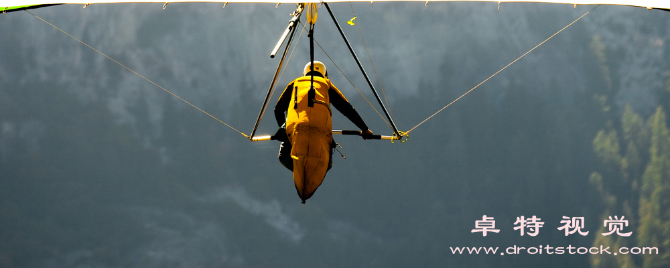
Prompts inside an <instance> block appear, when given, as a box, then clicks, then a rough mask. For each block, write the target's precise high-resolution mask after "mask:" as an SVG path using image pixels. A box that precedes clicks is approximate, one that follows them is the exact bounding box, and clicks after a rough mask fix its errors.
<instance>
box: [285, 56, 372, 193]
mask: <svg viewBox="0 0 670 268" xmlns="http://www.w3.org/2000/svg"><path fill="white" fill-rule="evenodd" d="M311 65H312V64H311V62H309V63H307V65H306V66H305V69H304V71H303V76H302V77H298V78H296V79H295V80H293V81H291V83H289V84H288V86H287V87H286V89H284V92H283V93H282V95H281V97H279V100H278V101H277V104H276V105H275V109H274V113H275V119H276V120H277V125H278V126H279V130H278V131H277V134H275V136H276V137H277V140H280V141H282V143H281V146H280V149H279V156H278V158H279V161H280V162H281V163H282V165H284V166H285V167H286V168H288V169H289V170H291V171H293V181H294V182H295V187H296V190H297V191H298V195H299V196H300V198H301V199H302V202H303V203H304V202H305V200H307V199H308V198H310V197H311V196H312V194H314V191H316V188H318V187H319V185H321V182H323V178H324V177H325V176H326V172H328V170H330V168H331V167H332V155H333V149H334V148H335V141H333V134H332V121H331V116H332V111H331V109H330V104H333V106H335V108H336V109H337V110H338V111H340V113H342V114H343V115H344V116H345V117H347V118H348V119H349V120H350V121H351V122H352V123H354V124H355V125H356V126H357V127H358V128H360V129H361V131H362V134H363V135H362V136H363V139H368V138H369V137H370V136H371V135H373V133H372V131H370V129H368V127H367V125H366V124H365V122H364V121H363V119H362V118H361V116H360V115H359V114H358V112H356V110H355V109H354V107H353V106H352V105H351V104H350V103H349V102H348V101H347V99H346V98H345V97H344V95H342V92H340V90H338V89H337V88H336V87H335V86H334V85H333V84H332V83H331V82H330V80H329V79H328V72H326V66H325V65H324V64H323V63H321V62H319V61H314V69H313V71H312V66H311ZM312 79H313V80H312ZM312 85H313V87H312Z"/></svg>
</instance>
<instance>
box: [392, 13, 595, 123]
mask: <svg viewBox="0 0 670 268" xmlns="http://www.w3.org/2000/svg"><path fill="white" fill-rule="evenodd" d="M599 6H600V5H597V6H595V7H594V8H592V9H591V10H589V11H587V12H586V13H584V15H582V16H581V17H579V18H577V19H575V20H574V21H572V22H571V23H569V24H568V25H566V26H565V27H563V28H562V29H560V30H558V32H556V33H554V34H552V35H551V36H549V37H548V38H547V39H545V40H544V41H542V42H540V43H539V44H537V45H536V46H535V47H533V48H531V49H530V50H528V51H527V52H526V53H524V54H523V55H521V56H519V57H518V58H516V59H515V60H513V61H512V62H510V63H509V64H507V65H505V67H503V68H502V69H500V70H498V71H497V72H495V73H494V74H492V75H491V76H489V77H488V78H486V79H484V81H482V82H480V83H479V84H477V85H476V86H474V87H473V88H471V89H470V90H468V91H466V92H465V93H463V95H461V96H460V97H458V98H456V99H455V100H453V101H452V102H450V103H449V104H447V105H446V106H444V107H442V109H439V110H438V111H437V112H435V113H434V114H432V115H431V116H429V117H428V118H426V119H424V120H423V121H421V123H419V124H417V125H416V126H414V127H413V128H411V129H410V130H408V131H406V132H405V133H406V134H409V133H410V132H412V131H413V130H414V129H416V128H417V127H419V126H420V125H422V124H423V123H425V122H426V121H428V120H430V119H431V118H433V117H434V116H435V115H437V114H439V113H440V112H442V111H443V110H444V109H446V108H447V107H449V106H451V105H452V104H454V103H455V102H457V101H458V100H460V99H461V98H463V97H465V95H468V94H469V93H470V92H472V91H473V90H475V89H476V88H478V87H479V86H481V85H483V84H484V83H486V82H487V81H489V80H490V79H491V78H493V77H494V76H496V75H498V74H499V73H501V72H502V71H503V70H505V69H507V67H510V66H511V65H512V64H514V63H516V62H517V61H519V60H520V59H521V58H523V57H525V56H526V55H528V54H530V53H531V52H533V50H535V49H537V48H538V47H540V46H542V45H544V43H546V42H547V41H549V40H550V39H552V38H554V37H555V36H556V35H558V34H560V33H561V32H563V30H565V29H567V28H569V27H570V26H572V25H573V24H575V23H576V22H578V21H579V20H581V19H582V18H584V17H585V16H586V15H588V14H589V13H591V11H593V10H595V9H596V8H598V7H599Z"/></svg>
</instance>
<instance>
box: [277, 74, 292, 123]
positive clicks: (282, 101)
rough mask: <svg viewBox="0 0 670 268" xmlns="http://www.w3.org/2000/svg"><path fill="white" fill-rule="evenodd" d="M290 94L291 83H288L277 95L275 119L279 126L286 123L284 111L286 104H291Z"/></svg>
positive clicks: (286, 107)
mask: <svg viewBox="0 0 670 268" xmlns="http://www.w3.org/2000/svg"><path fill="white" fill-rule="evenodd" d="M291 94H293V83H290V84H288V86H286V88H285V89H284V92H283V93H282V94H281V97H279V100H278V101H277V104H276V105H275V120H277V126H279V127H281V126H282V125H284V123H286V111H287V110H288V106H289V105H290V104H291Z"/></svg>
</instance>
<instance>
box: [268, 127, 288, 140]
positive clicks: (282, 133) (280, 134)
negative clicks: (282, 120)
mask: <svg viewBox="0 0 670 268" xmlns="http://www.w3.org/2000/svg"><path fill="white" fill-rule="evenodd" d="M272 139H273V140H278V141H281V142H289V140H288V135H286V129H284V128H283V127H280V128H279V129H277V133H275V134H274V135H273V136H272Z"/></svg>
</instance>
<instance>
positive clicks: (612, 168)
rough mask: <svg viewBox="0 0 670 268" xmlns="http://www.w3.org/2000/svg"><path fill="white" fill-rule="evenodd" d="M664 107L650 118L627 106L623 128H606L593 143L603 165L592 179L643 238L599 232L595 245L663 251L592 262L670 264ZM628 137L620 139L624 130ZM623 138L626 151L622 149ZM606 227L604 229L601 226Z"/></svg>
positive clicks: (669, 138) (669, 144) (669, 142)
mask: <svg viewBox="0 0 670 268" xmlns="http://www.w3.org/2000/svg"><path fill="white" fill-rule="evenodd" d="M666 120H667V119H666V115H665V112H664V111H663V109H662V108H661V107H659V108H658V109H657V110H656V112H655V113H654V114H653V115H652V116H651V117H650V118H649V120H648V122H647V123H646V124H644V123H643V121H642V119H641V116H639V115H638V114H636V113H635V112H633V111H632V109H631V108H630V107H628V106H627V107H626V108H625V111H624V113H623V116H622V119H621V127H620V130H619V131H615V130H609V131H605V130H601V131H600V132H598V134H597V135H596V137H595V138H594V140H593V149H594V151H595V152H596V154H597V156H598V157H599V159H600V161H601V163H602V166H603V170H604V171H605V172H604V173H602V174H606V175H601V173H598V172H594V173H593V174H592V175H591V178H590V182H591V183H592V185H594V186H595V187H596V188H597V189H598V191H599V192H600V195H601V198H602V200H603V202H604V204H605V205H606V207H607V212H606V213H605V214H603V218H605V217H606V216H607V215H625V217H626V218H627V219H628V220H629V223H630V224H631V226H632V228H631V229H633V230H635V232H634V234H635V235H636V237H637V240H633V239H632V238H626V237H616V238H614V237H603V236H599V237H598V238H596V241H595V242H594V245H596V246H599V245H606V246H610V247H612V248H615V249H616V248H619V247H622V246H626V247H629V248H630V247H634V246H636V247H640V248H642V247H656V248H658V251H659V254H644V255H638V256H636V257H632V256H633V255H624V254H619V255H618V256H616V257H615V256H606V255H593V256H591V264H592V267H621V268H624V267H626V268H628V267H630V268H633V267H643V268H656V267H668V266H669V265H670V131H669V130H668V127H667V124H666ZM617 133H621V136H623V141H620V140H619V139H618V136H619V134H617ZM620 144H625V145H626V146H625V148H624V150H625V152H626V153H625V154H624V155H623V156H621V155H619V152H620V151H621V150H620V147H619V146H620ZM601 231H604V230H601Z"/></svg>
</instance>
